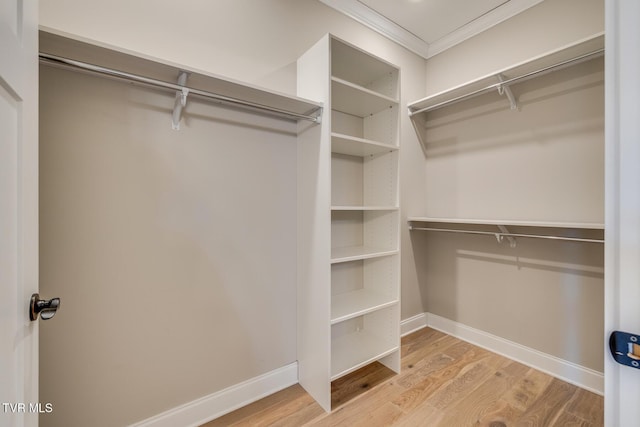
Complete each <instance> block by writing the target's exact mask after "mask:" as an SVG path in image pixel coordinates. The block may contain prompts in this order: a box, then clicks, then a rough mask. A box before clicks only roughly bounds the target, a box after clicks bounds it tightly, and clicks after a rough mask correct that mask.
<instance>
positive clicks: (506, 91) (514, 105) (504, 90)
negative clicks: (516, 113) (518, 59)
mask: <svg viewBox="0 0 640 427" xmlns="http://www.w3.org/2000/svg"><path fill="white" fill-rule="evenodd" d="M496 77H497V78H498V81H499V82H500V83H502V82H503V81H505V80H506V78H505V76H504V75H502V73H498V74H496ZM498 93H499V94H500V95H506V96H507V99H508V100H509V106H510V108H511V109H512V110H517V109H518V102H517V101H516V97H515V96H514V95H513V92H512V91H511V86H509V85H500V86H498Z"/></svg>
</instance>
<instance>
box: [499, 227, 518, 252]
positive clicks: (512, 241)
mask: <svg viewBox="0 0 640 427" xmlns="http://www.w3.org/2000/svg"><path fill="white" fill-rule="evenodd" d="M498 228H499V229H500V233H496V238H497V239H498V242H500V243H502V242H503V241H504V238H505V237H506V238H507V241H508V242H509V247H511V248H515V247H516V246H517V245H518V243H517V242H516V238H515V237H513V236H509V235H508V234H510V233H509V230H508V229H507V227H505V226H504V225H498ZM502 233H504V234H507V236H505V235H504V234H502ZM498 235H499V236H500V238H498Z"/></svg>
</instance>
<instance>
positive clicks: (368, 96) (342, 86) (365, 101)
mask: <svg viewBox="0 0 640 427" xmlns="http://www.w3.org/2000/svg"><path fill="white" fill-rule="evenodd" d="M331 100H332V108H333V109H334V110H337V111H341V112H343V113H347V114H351V115H354V116H358V117H367V116H371V115H374V114H376V113H379V112H380V111H382V110H384V109H386V108H390V107H393V106H394V105H397V104H398V101H397V100H396V99H392V98H389V97H388V96H384V95H381V94H379V93H377V92H374V91H372V90H369V89H366V88H364V87H362V86H358V85H355V84H353V83H350V82H348V81H346V80H342V79H339V78H337V77H333V78H332V79H331Z"/></svg>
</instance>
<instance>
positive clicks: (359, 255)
mask: <svg viewBox="0 0 640 427" xmlns="http://www.w3.org/2000/svg"><path fill="white" fill-rule="evenodd" d="M397 253H398V250H397V249H389V248H380V247H371V246H348V247H343V248H332V249H331V264H336V263H339V262H349V261H358V260H361V259H369V258H377V257H383V256H388V255H395V254H397Z"/></svg>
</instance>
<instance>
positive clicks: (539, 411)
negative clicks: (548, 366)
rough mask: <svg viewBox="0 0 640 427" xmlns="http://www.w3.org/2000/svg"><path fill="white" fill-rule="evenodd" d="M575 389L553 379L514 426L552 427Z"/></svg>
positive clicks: (570, 385)
mask: <svg viewBox="0 0 640 427" xmlns="http://www.w3.org/2000/svg"><path fill="white" fill-rule="evenodd" d="M576 389H577V387H576V386H574V385H572V384H569V383H566V382H564V381H560V380H558V379H556V378H554V379H553V380H551V383H549V386H548V387H547V388H546V389H545V390H544V391H543V393H542V395H541V396H540V397H538V399H536V401H535V402H533V404H532V405H531V406H530V407H528V408H527V410H526V411H525V412H524V413H523V414H522V417H521V418H520V420H518V422H517V423H516V426H518V427H520V426H523V427H524V426H531V427H534V426H537V427H547V426H551V425H553V424H554V423H555V422H556V420H557V418H559V417H560V416H561V414H562V410H563V408H564V407H566V406H567V403H568V402H569V400H571V398H572V397H573V394H574V393H575V392H576Z"/></svg>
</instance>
